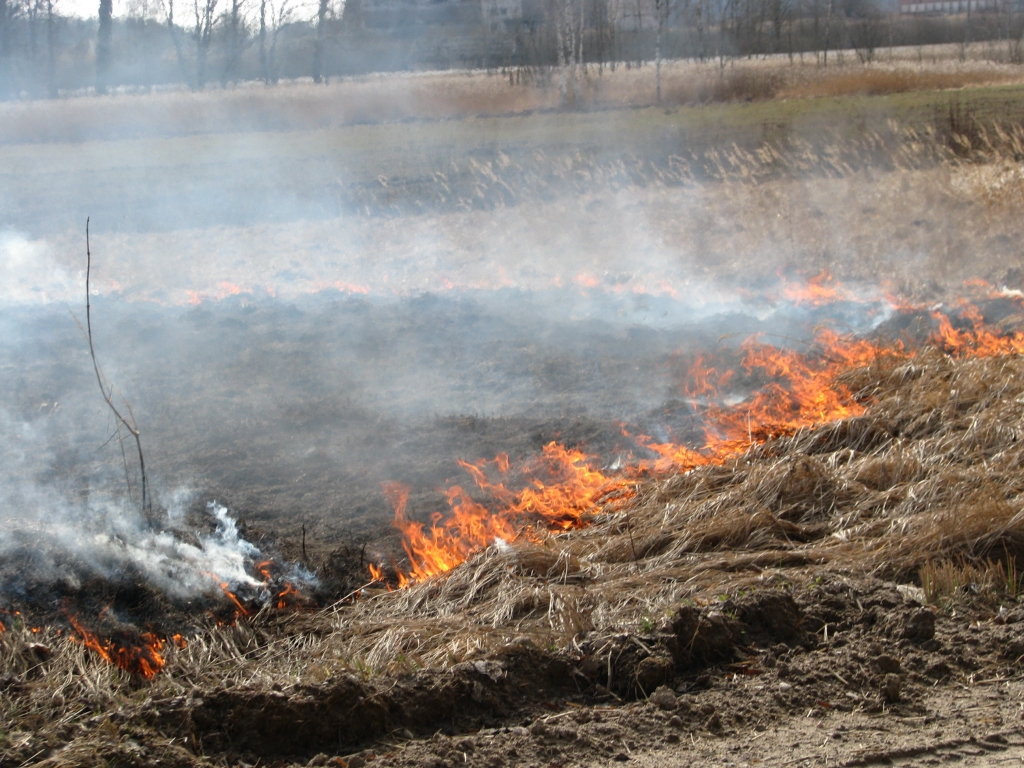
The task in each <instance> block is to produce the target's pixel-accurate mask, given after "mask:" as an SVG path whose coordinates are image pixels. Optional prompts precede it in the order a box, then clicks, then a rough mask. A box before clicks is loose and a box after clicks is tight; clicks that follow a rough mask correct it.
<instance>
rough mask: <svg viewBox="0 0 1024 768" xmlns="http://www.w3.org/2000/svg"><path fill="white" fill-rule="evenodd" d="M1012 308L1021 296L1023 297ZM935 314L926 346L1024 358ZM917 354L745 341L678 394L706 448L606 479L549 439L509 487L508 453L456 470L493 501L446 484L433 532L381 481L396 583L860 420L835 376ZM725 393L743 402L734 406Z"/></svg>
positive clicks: (826, 296) (644, 442) (819, 279)
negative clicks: (652, 476)
mask: <svg viewBox="0 0 1024 768" xmlns="http://www.w3.org/2000/svg"><path fill="white" fill-rule="evenodd" d="M591 277H592V276H590V275H581V276H579V277H577V279H576V282H577V283H578V284H581V285H584V286H586V285H588V283H589V282H590V281H589V280H587V279H586V278H591ZM981 287H983V288H985V289H986V290H987V292H988V294H989V296H994V295H999V296H1004V297H1005V296H1006V293H1005V292H1003V293H1000V294H995V293H994V292H993V291H992V289H991V286H988V284H984V285H983V286H981ZM783 293H784V296H785V298H787V299H788V300H789V301H791V302H793V303H796V304H810V305H812V306H816V307H817V306H823V305H826V304H829V303H832V302H837V301H849V300H851V299H852V298H853V296H852V294H851V293H850V292H848V291H847V290H846V289H844V288H843V287H842V285H840V284H838V283H837V282H836V281H835V280H834V279H833V277H832V276H831V275H830V274H828V273H827V272H821V273H819V274H818V275H815V276H814V277H812V278H810V279H809V280H808V281H807V282H806V283H805V284H801V285H799V286H798V285H795V284H788V285H786V286H785V288H784V292H783ZM1018 303H1024V300H1021V299H1019V298H1018ZM891 309H892V310H893V311H896V312H914V313H925V312H926V309H925V308H924V307H922V306H918V305H913V304H910V303H908V302H905V301H903V300H899V301H898V302H892V303H891ZM931 317H932V319H933V321H934V322H935V324H936V328H937V330H936V331H935V333H934V334H933V336H932V338H931V339H930V341H931V343H933V344H935V345H936V346H938V347H939V348H941V349H942V350H944V351H945V352H947V353H948V354H951V355H957V356H971V357H982V356H992V355H1006V354H1019V353H1022V352H1024V333H1021V332H1019V331H1014V332H1011V333H1004V332H1002V331H1001V330H1000V329H999V328H998V327H995V326H991V325H988V324H986V322H985V320H984V317H983V315H982V313H981V311H980V310H979V309H978V308H977V307H976V306H975V305H973V304H970V303H968V302H966V301H962V302H961V303H960V304H959V306H958V307H957V309H956V325H954V322H953V319H952V318H951V315H950V314H948V313H945V312H942V311H939V310H932V311H931ZM913 354H914V351H913V350H912V349H910V348H908V347H907V346H906V345H905V344H904V343H903V342H896V343H893V344H884V343H881V342H876V341H871V340H868V339H863V338H858V337H856V336H854V335H852V334H847V335H844V334H839V333H837V332H836V331H834V330H829V329H825V330H821V331H819V332H818V333H817V335H816V336H815V338H814V341H813V344H811V345H810V347H809V348H808V349H807V351H799V350H795V349H784V348H780V347H776V346H774V345H772V344H767V343H765V342H763V341H762V340H761V339H760V338H759V337H758V336H753V337H751V338H749V339H747V340H746V341H745V342H744V343H743V344H742V345H741V347H740V350H739V359H738V362H734V361H732V360H730V356H729V355H728V354H726V353H721V354H719V355H718V358H720V359H713V358H712V357H711V356H702V357H698V358H697V359H696V360H695V361H694V362H693V364H692V365H691V366H690V369H689V379H688V380H687V381H686V382H685V383H684V384H683V386H682V387H681V389H682V391H683V394H684V395H685V396H686V397H687V398H688V399H689V400H690V402H691V404H692V405H693V407H694V409H695V410H696V411H697V413H698V414H699V415H700V416H701V418H702V421H703V424H704V427H703V442H702V444H701V445H698V446H687V445H680V444H676V443H673V442H664V443H658V442H655V441H653V440H652V439H651V438H650V437H649V436H646V435H638V436H636V437H634V438H633V439H634V441H635V442H636V443H637V444H638V445H639V446H641V447H642V448H644V449H646V450H647V451H649V452H650V453H652V454H654V455H655V456H656V457H657V458H654V459H641V460H637V461H635V462H634V463H633V464H632V466H629V467H626V468H625V469H623V470H621V471H619V472H614V473H606V472H605V471H603V470H600V469H598V465H597V460H596V458H595V457H593V456H589V455H587V454H585V453H583V452H582V451H580V450H578V449H575V448H567V447H565V446H563V445H559V444H557V443H549V444H548V445H546V446H544V449H543V452H542V454H541V456H540V457H538V458H536V459H534V460H533V461H531V462H527V463H526V464H525V465H524V466H523V467H521V468H520V469H519V470H518V471H517V472H516V475H517V480H518V482H517V483H516V484H515V485H513V484H512V483H511V482H510V480H509V478H510V475H511V474H512V472H511V466H510V462H509V459H508V456H506V455H504V454H499V455H498V456H497V457H496V458H495V459H494V460H493V461H479V462H476V463H469V462H464V461H463V462H459V464H460V466H461V467H462V468H463V469H464V470H465V471H466V472H467V473H468V474H469V475H470V477H472V479H473V481H474V483H475V485H476V487H477V489H478V490H479V491H481V492H483V493H484V494H485V495H486V496H487V497H488V503H487V504H486V505H485V504H483V503H481V502H479V501H477V500H475V499H474V498H473V497H472V496H471V495H470V494H469V493H468V492H467V491H466V490H465V489H464V488H463V487H462V486H459V485H453V486H451V487H450V488H448V490H447V491H446V497H447V502H448V507H449V513H448V514H442V513H440V512H435V513H434V514H433V515H432V516H431V522H430V524H429V526H426V525H424V524H423V523H419V522H416V521H413V520H410V519H409V518H408V517H407V514H406V513H407V505H408V494H409V489H408V488H406V487H404V486H402V485H400V484H395V483H391V484H386V485H385V486H384V491H385V494H386V495H387V496H388V498H389V500H390V501H391V503H392V505H393V506H394V509H395V520H394V525H395V526H396V527H397V528H398V529H399V530H400V531H401V532H402V534H403V539H404V541H403V547H404V549H405V552H406V555H407V556H408V558H409V563H410V566H409V570H408V572H407V573H403V572H401V571H398V585H399V586H400V587H402V586H406V585H407V584H409V583H411V582H413V581H419V580H422V579H427V578H430V577H431V576H435V575H438V574H441V573H445V572H447V571H449V570H451V569H452V568H454V567H455V566H457V565H459V564H460V563H462V562H464V561H465V560H466V559H467V558H469V557H470V556H471V555H472V554H473V553H474V552H477V551H479V550H481V549H483V548H485V547H488V546H491V545H492V544H495V543H501V542H504V543H506V544H508V543H513V542H515V541H517V540H520V539H524V538H525V539H528V540H530V539H536V538H538V537H539V535H540V533H539V532H540V531H542V530H543V531H555V532H557V531H564V530H569V529H572V528H579V527H581V526H585V525H586V524H587V521H588V520H589V519H590V518H591V517H592V516H593V515H595V514H596V513H598V512H600V511H602V510H608V509H609V508H612V509H614V505H615V503H621V502H622V501H625V500H627V499H629V498H630V497H632V496H633V495H634V494H635V490H634V489H635V484H636V480H637V478H638V477H639V476H641V475H643V474H644V473H648V472H652V471H653V472H658V473H665V472H685V471H689V470H691V469H694V468H696V467H700V466H704V465H708V464H721V463H723V462H725V461H727V460H728V459H729V458H731V457H735V456H738V455H740V454H742V453H743V452H745V451H746V450H748V449H749V448H750V447H751V446H753V445H756V444H759V443H763V442H765V441H768V440H772V439H776V438H779V437H784V436H787V435H792V434H794V433H796V432H797V431H799V430H801V429H806V428H812V427H816V426H819V425H821V424H826V423H828V422H832V421H837V420H840V419H846V418H850V417H854V416H858V415H861V414H862V413H864V411H865V410H866V405H865V404H864V403H861V402H858V401H856V400H855V398H854V393H852V392H851V391H850V390H849V389H848V388H847V387H846V386H844V385H843V384H841V383H839V382H838V379H839V377H840V375H841V374H843V373H844V372H846V371H851V370H855V369H857V368H861V367H864V366H867V365H870V364H872V363H873V362H876V361H878V360H880V359H900V358H908V357H911V356H913ZM733 357H735V356H733ZM732 391H738V392H741V393H743V394H746V397H744V398H743V399H742V400H741V401H739V402H736V403H730V397H729V396H730V394H731V393H732ZM624 434H626V435H627V436H629V435H628V433H626V432H625V431H624ZM495 476H496V477H495ZM515 487H517V488H518V489H516V490H513V488H515ZM370 573H371V576H372V577H373V578H374V580H376V581H382V580H384V578H385V576H384V572H383V570H382V569H381V568H379V567H377V566H371V567H370Z"/></svg>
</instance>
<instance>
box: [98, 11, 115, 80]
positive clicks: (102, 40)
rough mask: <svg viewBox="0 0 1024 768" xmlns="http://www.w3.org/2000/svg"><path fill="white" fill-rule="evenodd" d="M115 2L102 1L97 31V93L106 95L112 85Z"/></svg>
mask: <svg viewBox="0 0 1024 768" xmlns="http://www.w3.org/2000/svg"><path fill="white" fill-rule="evenodd" d="M113 15H114V3H113V0H100V10H99V17H100V18H99V28H98V29H97V31H96V93H106V92H107V88H108V86H109V85H110V83H109V80H110V38H111V33H112V30H113V25H114V20H113Z"/></svg>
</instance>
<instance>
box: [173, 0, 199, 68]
mask: <svg viewBox="0 0 1024 768" xmlns="http://www.w3.org/2000/svg"><path fill="white" fill-rule="evenodd" d="M167 31H168V32H169V33H170V35H171V42H172V43H174V52H175V53H176V54H177V56H178V67H179V68H180V69H181V76H182V77H183V78H185V84H186V85H188V86H189V88H194V87H195V83H194V82H193V81H192V77H191V76H190V74H189V71H188V65H187V64H186V63H185V52H184V51H183V50H182V49H181V38H180V37H179V36H178V28H177V27H176V26H174V0H167Z"/></svg>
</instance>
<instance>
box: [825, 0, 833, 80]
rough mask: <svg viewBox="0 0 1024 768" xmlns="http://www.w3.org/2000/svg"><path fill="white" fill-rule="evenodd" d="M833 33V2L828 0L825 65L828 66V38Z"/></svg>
mask: <svg viewBox="0 0 1024 768" xmlns="http://www.w3.org/2000/svg"><path fill="white" fill-rule="evenodd" d="M831 31H832V0H828V12H827V13H826V14H825V45H824V48H825V56H824V63H825V66H826V67H827V66H828V36H829V33H830V32H831Z"/></svg>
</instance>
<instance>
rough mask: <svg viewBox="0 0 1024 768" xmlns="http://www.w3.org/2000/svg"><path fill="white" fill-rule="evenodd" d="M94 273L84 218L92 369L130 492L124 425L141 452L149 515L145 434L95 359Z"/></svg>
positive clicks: (87, 325)
mask: <svg viewBox="0 0 1024 768" xmlns="http://www.w3.org/2000/svg"><path fill="white" fill-rule="evenodd" d="M91 273H92V248H91V246H90V243H89V220H88V219H86V220H85V328H86V335H87V337H88V340H89V356H90V357H91V358H92V369H93V371H94V372H95V374H96V383H97V384H98V385H99V388H100V394H101V395H103V401H104V402H105V403H106V404H107V408H109V409H110V412H111V414H112V415H113V416H114V423H115V425H116V427H115V428H116V436H117V442H118V445H119V446H120V448H121V458H122V459H124V472H125V483H126V484H127V486H128V493H129V495H131V489H132V484H131V475H130V474H129V471H128V457H127V455H126V454H125V450H124V438H122V435H121V429H122V428H124V429H125V430H127V431H128V434H129V435H131V437H132V438H133V440H134V442H135V447H136V449H137V451H138V454H139V475H140V477H141V482H142V512H143V514H148V513H150V512H151V511H152V502H151V500H150V497H149V480H148V478H147V476H146V458H145V456H144V455H143V453H142V435H141V433H140V432H139V427H138V424H136V422H135V416H134V415H133V414H132V409H131V406H129V405H128V403H127V401H125V400H124V398H121V401H122V403H123V406H122V407H123V409H124V410H122V409H121V408H118V407H117V404H116V403H115V402H114V388H113V386H111V385H110V384H109V383H108V382H107V380H106V377H105V376H104V375H103V372H102V371H101V370H100V364H99V361H98V360H97V359H96V347H95V346H94V345H93V341H92V305H91V301H90V295H89V277H90V275H91ZM125 411H127V413H128V415H127V416H125V415H124V412H125Z"/></svg>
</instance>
